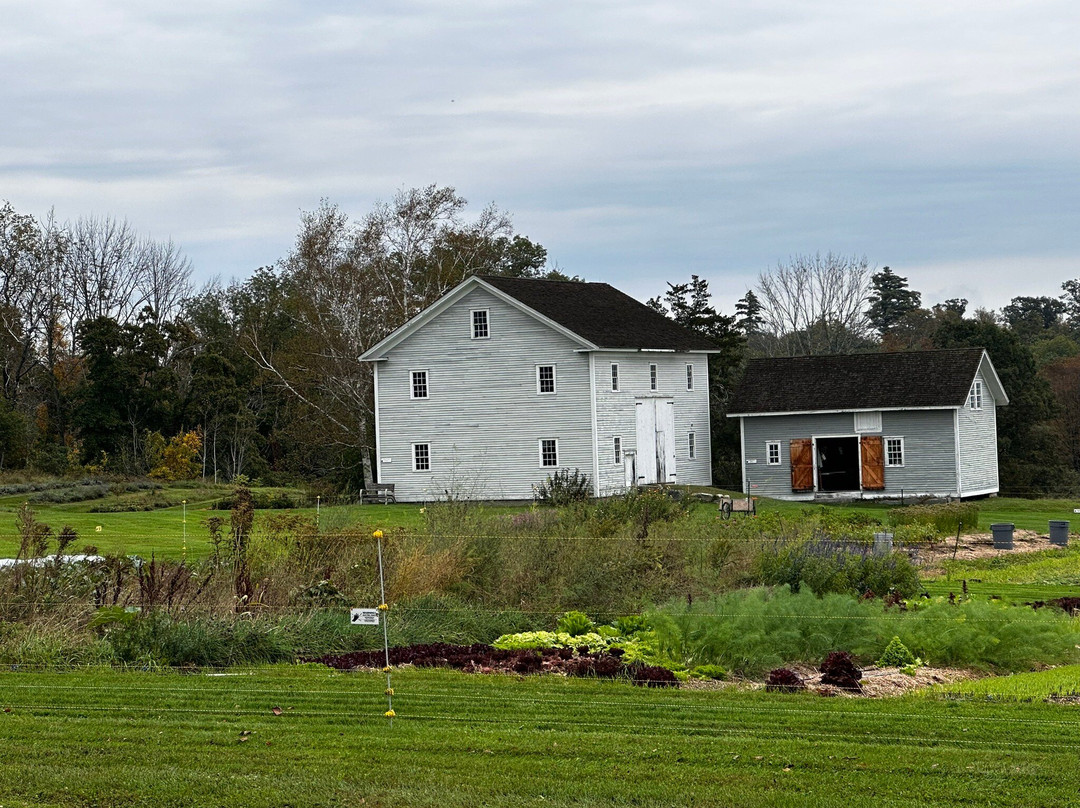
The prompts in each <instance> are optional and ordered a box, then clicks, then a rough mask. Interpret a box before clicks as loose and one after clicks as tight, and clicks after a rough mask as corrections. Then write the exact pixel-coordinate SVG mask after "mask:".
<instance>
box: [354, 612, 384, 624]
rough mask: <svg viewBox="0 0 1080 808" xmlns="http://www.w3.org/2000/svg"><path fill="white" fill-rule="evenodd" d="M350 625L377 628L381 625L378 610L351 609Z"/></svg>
mask: <svg viewBox="0 0 1080 808" xmlns="http://www.w3.org/2000/svg"><path fill="white" fill-rule="evenodd" d="M349 618H350V619H349V623H350V624H351V625H354V626H377V625H379V610H378V609H350V610H349Z"/></svg>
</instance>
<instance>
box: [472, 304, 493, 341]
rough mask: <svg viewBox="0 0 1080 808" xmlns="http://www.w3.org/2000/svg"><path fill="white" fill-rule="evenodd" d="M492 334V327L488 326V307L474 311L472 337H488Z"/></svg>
mask: <svg viewBox="0 0 1080 808" xmlns="http://www.w3.org/2000/svg"><path fill="white" fill-rule="evenodd" d="M490 336H491V329H490V328H488V310H487V309H475V310H473V313H472V338H473V339H487V338H488V337H490Z"/></svg>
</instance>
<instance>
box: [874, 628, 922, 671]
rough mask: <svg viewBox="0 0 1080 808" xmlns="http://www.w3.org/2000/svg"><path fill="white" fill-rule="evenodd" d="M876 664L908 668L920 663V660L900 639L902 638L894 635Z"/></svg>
mask: <svg viewBox="0 0 1080 808" xmlns="http://www.w3.org/2000/svg"><path fill="white" fill-rule="evenodd" d="M876 664H877V666H878V667H879V668H907V667H909V666H911V665H916V664H918V661H917V660H916V659H915V655H914V654H913V653H911V651H909V650H908V647H907V646H906V645H904V643H902V642H901V641H900V638H899V637H897V636H896V635H893V638H892V639H891V640H889V644H888V645H887V646H885V650H884V651H883V652H882V654H881V656H880V657H879V658H878V661H877V663H876Z"/></svg>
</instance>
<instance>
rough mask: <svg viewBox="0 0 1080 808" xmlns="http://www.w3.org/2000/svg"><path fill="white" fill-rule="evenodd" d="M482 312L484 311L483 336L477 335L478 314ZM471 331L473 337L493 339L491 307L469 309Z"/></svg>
mask: <svg viewBox="0 0 1080 808" xmlns="http://www.w3.org/2000/svg"><path fill="white" fill-rule="evenodd" d="M480 312H483V313H484V331H486V332H487V333H485V334H484V335H483V336H479V337H478V336H477V335H476V315H477V314H479V313H480ZM469 333H470V334H471V335H472V338H473V339H491V309H469Z"/></svg>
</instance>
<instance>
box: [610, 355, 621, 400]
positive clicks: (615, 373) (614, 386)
mask: <svg viewBox="0 0 1080 808" xmlns="http://www.w3.org/2000/svg"><path fill="white" fill-rule="evenodd" d="M611 392H613V393H617V392H619V366H618V365H617V364H615V363H614V362H612V363H611Z"/></svg>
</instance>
